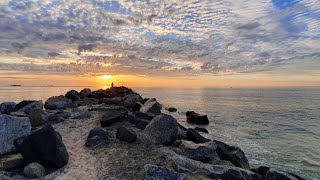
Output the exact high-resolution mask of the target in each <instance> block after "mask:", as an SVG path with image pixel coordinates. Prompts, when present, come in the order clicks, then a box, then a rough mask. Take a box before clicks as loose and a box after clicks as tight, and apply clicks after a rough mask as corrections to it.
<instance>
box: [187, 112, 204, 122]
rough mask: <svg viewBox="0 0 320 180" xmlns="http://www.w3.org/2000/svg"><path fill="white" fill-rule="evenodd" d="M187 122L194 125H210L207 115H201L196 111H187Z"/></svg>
mask: <svg viewBox="0 0 320 180" xmlns="http://www.w3.org/2000/svg"><path fill="white" fill-rule="evenodd" d="M186 116H187V122H188V123H192V124H205V125H206V124H209V120H208V117H207V115H200V114H198V113H196V112H194V111H187V113H186Z"/></svg>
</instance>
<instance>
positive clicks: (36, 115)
mask: <svg viewBox="0 0 320 180" xmlns="http://www.w3.org/2000/svg"><path fill="white" fill-rule="evenodd" d="M29 119H30V123H31V126H32V127H36V126H40V125H42V124H44V123H46V122H47V121H48V116H47V114H46V113H45V112H44V111H43V110H42V109H33V110H32V111H31V112H30V113H29Z"/></svg>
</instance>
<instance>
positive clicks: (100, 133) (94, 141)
mask: <svg viewBox="0 0 320 180" xmlns="http://www.w3.org/2000/svg"><path fill="white" fill-rule="evenodd" d="M110 137H111V134H110V133H109V132H108V131H106V130H105V129H103V128H101V127H95V128H93V129H92V130H91V131H90V132H89V135H88V137H87V140H86V144H85V146H86V147H96V146H98V145H100V144H105V143H109V141H110Z"/></svg>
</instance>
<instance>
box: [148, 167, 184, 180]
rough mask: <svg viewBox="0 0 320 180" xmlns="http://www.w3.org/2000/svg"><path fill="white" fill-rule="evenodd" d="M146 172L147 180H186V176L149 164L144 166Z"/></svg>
mask: <svg viewBox="0 0 320 180" xmlns="http://www.w3.org/2000/svg"><path fill="white" fill-rule="evenodd" d="M144 170H145V172H146V178H145V180H173V179H174V180H185V179H186V175H185V174H182V173H177V172H174V171H171V170H169V169H166V168H163V167H160V166H156V165H150V164H147V165H145V166H144Z"/></svg>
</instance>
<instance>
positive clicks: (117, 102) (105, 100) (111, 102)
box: [100, 97, 123, 106]
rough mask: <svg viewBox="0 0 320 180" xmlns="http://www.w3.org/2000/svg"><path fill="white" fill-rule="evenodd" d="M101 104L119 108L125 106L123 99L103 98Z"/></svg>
mask: <svg viewBox="0 0 320 180" xmlns="http://www.w3.org/2000/svg"><path fill="white" fill-rule="evenodd" d="M100 102H101V103H105V104H107V105H119V106H122V105H123V102H122V98H121V97H113V98H102V99H101V101H100Z"/></svg>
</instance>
